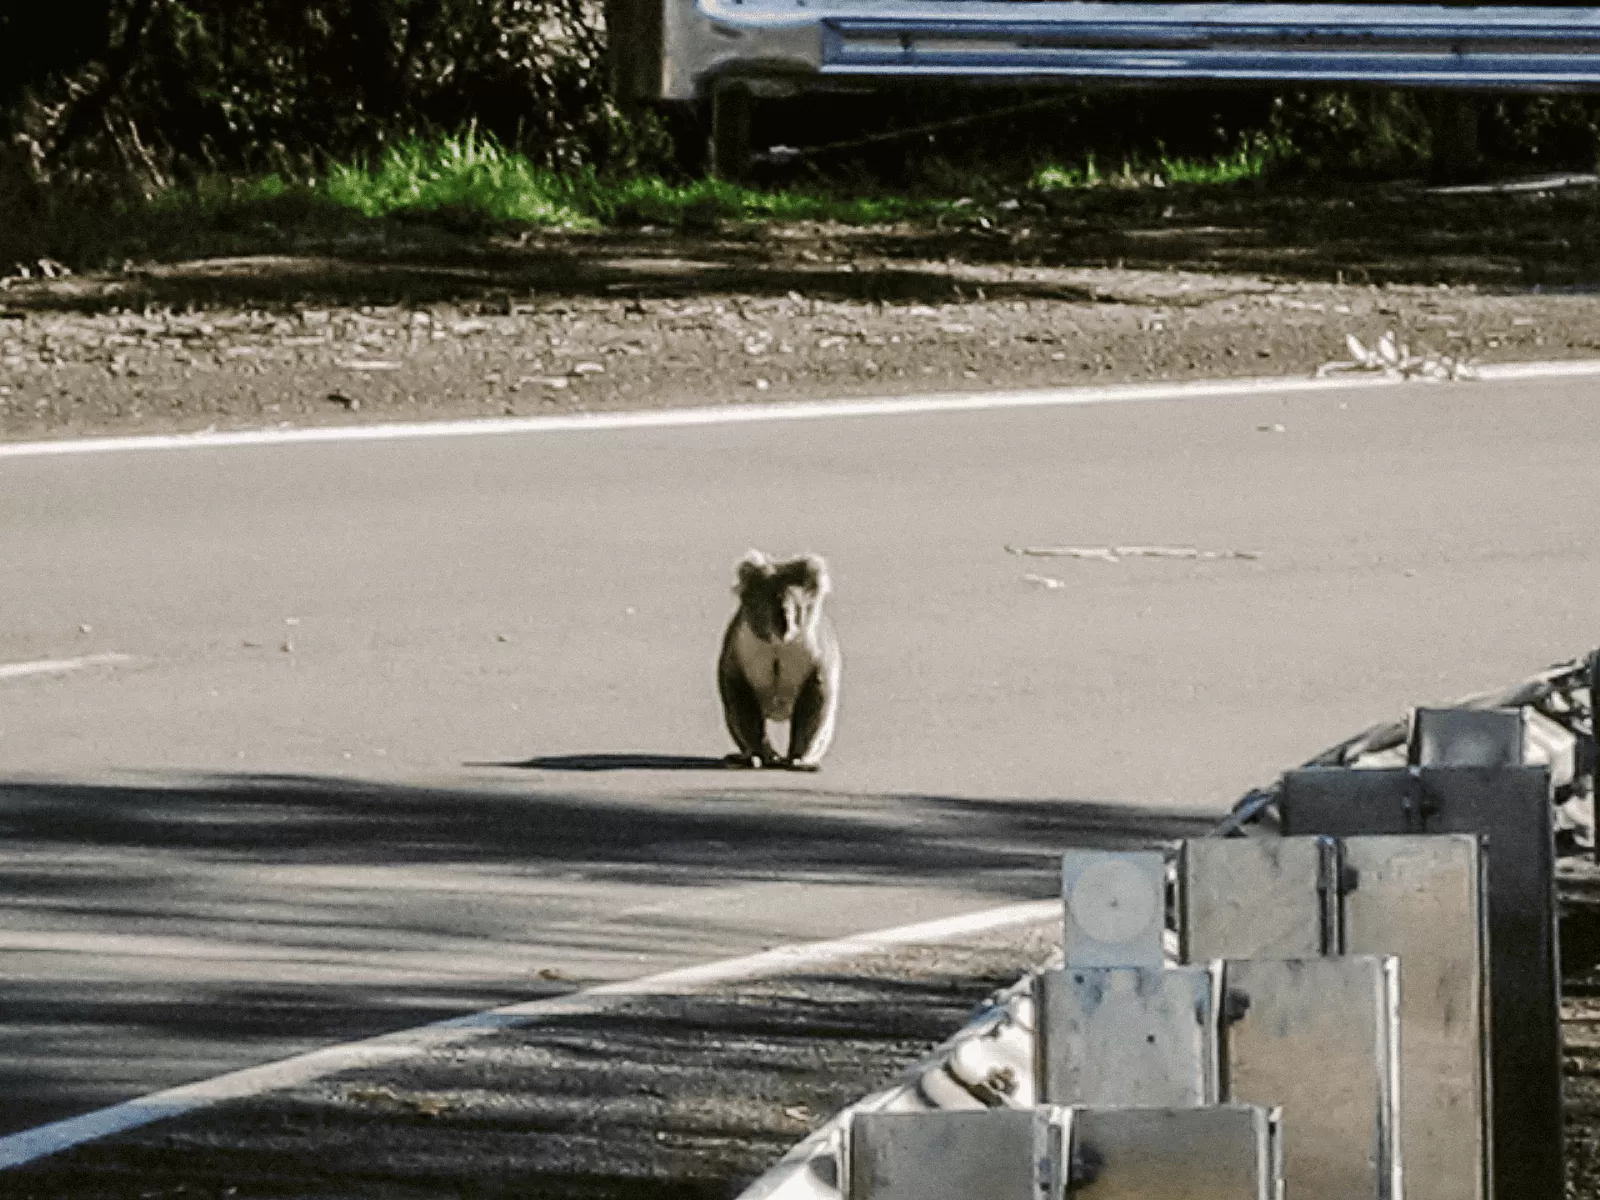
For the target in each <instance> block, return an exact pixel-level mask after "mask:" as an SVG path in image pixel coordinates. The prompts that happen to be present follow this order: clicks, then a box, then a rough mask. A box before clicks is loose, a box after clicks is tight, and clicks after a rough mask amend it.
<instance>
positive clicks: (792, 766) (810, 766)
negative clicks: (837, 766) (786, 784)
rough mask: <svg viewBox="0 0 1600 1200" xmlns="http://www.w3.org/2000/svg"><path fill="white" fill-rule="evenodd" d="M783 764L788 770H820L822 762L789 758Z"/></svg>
mask: <svg viewBox="0 0 1600 1200" xmlns="http://www.w3.org/2000/svg"><path fill="white" fill-rule="evenodd" d="M784 766H786V767H788V768H789V770H791V771H820V770H822V764H821V763H819V762H807V761H806V760H805V759H803V758H791V759H790V760H789V761H788V762H786V763H784Z"/></svg>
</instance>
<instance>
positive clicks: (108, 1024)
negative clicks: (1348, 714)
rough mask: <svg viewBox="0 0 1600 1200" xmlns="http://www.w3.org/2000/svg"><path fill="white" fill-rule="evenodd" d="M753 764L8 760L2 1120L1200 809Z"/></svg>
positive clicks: (1053, 869) (731, 939) (1050, 862)
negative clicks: (129, 768)
mask: <svg viewBox="0 0 1600 1200" xmlns="http://www.w3.org/2000/svg"><path fill="white" fill-rule="evenodd" d="M621 757H622V759H624V760H636V759H638V758H640V757H642V756H621ZM691 761H692V760H691ZM568 769H573V770H587V769H595V768H594V767H593V765H592V759H591V766H589V767H582V766H570V767H569V768H568ZM600 769H603V770H604V769H622V766H621V765H620V764H618V763H613V764H612V765H610V766H607V765H605V764H602V765H601V767H600ZM652 769H660V768H659V766H655V765H653V766H652ZM685 769H686V770H687V768H685ZM762 776H763V773H759V772H758V773H750V774H748V775H745V776H743V777H741V778H740V779H739V782H738V785H737V786H735V787H734V788H731V789H730V788H729V787H727V782H728V781H727V778H726V777H725V776H722V777H719V780H718V784H719V786H718V788H717V790H715V791H707V792H696V791H695V790H694V789H693V787H692V786H687V785H686V786H685V787H684V788H683V789H681V790H678V791H676V792H673V793H671V794H668V795H665V796H661V795H655V796H641V795H639V794H624V793H622V792H617V791H608V790H605V789H603V788H594V789H592V790H590V791H578V790H576V789H574V788H573V787H568V786H562V785H561V784H560V782H559V779H558V778H556V777H550V778H547V779H543V780H541V779H540V777H539V776H537V775H529V776H525V777H523V779H522V780H521V781H519V785H518V786H517V787H515V788H505V787H500V788H498V789H496V788H490V787H483V788H473V787H460V788H453V787H443V788H427V787H415V786H402V785H396V784H389V783H378V782H366V781H359V780H344V779H333V778H322V777H302V776H260V775H239V776H223V777H206V778H194V779H184V780H179V781H176V782H170V783H168V782H161V783H150V784H137V783H136V784H76V783H55V782H33V781H29V782H4V781H0V832H3V834H4V839H5V841H4V846H5V850H4V853H3V854H0V889H3V893H4V895H5V896H6V901H7V903H6V906H5V908H4V909H0V981H3V982H0V1133H3V1132H9V1131H12V1130H15V1129H19V1128H26V1127H29V1126H32V1125H36V1124H38V1123H40V1122H42V1121H46V1120H50V1119H54V1118H57V1117H61V1116H65V1115H69V1114H71V1113H74V1112H81V1111H84V1110H86V1109H88V1108H92V1107H95V1106H97V1105H100V1104H105V1103H110V1102H113V1101H115V1100H118V1099H123V1098H126V1097H127V1096H129V1095H134V1094H139V1093H143V1092H147V1091H151V1090H154V1089H155V1088H158V1087H164V1086H170V1085H172V1084H175V1083H178V1082H183V1081H187V1080H190V1079H195V1078H203V1077H206V1076H209V1075H213V1074H216V1073H218V1072H219V1071H223V1070H228V1069H232V1068H236V1067H240V1066H245V1065H248V1064H251V1063H256V1062H262V1061H268V1060H271V1059H274V1058H278V1057H282V1056H284V1055H286V1054H290V1053H294V1052H297V1051H299V1050H303V1049H306V1048H309V1047H310V1046H314V1045H318V1044H325V1043H327V1042H332V1041H341V1040H347V1039H350V1038H355V1037H361V1036H368V1035H372V1034H377V1033H382V1032H385V1031H388V1030H393V1029H401V1028H408V1027H411V1026H415V1025H419V1024H422V1023H424V1022H426V1021H430V1020H436V1019H440V1018H443V1017H448V1016H454V1015H458V1014H460V1013H463V1012H469V1011H474V1010H477V1009H480V1008H485V1007H490V1006H493V1005H496V1004H503V1003H509V1002H512V1001H515V1000H521V999H526V998H528V997H530V996H538V995H547V994H551V993H553V992H561V991H567V990H570V989H572V988H574V987H581V986H583V985H585V984H586V983H588V982H593V981H594V980H596V979H599V978H606V977H615V976H616V975H617V974H618V972H619V968H620V971H621V973H623V974H642V973H645V972H646V971H648V970H653V969H658V968H659V966H660V965H665V964H668V963H682V962H689V961H707V960H712V959H717V958H722V957H726V956H727V955H729V954H735V953H740V952H743V951H744V950H747V949H755V948H759V947H761V946H764V945H770V944H772V943H773V942H776V941H790V940H794V939H795V938H796V937H804V936H814V935H810V934H807V933H804V932H799V931H802V930H806V929H811V928H818V927H819V926H815V925H808V924H807V923H806V920H807V919H809V918H806V916H805V912H804V911H803V910H806V909H808V907H815V908H816V909H817V911H818V913H822V912H832V913H833V914H834V915H833V916H832V917H828V918H826V919H827V920H835V921H836V920H837V913H838V911H839V910H840V908H841V906H844V907H845V908H847V909H849V910H850V911H856V909H857V908H858V907H861V906H866V907H861V911H862V913H863V915H862V916H861V919H860V922H859V924H861V925H874V924H877V925H883V924H891V923H893V921H894V918H893V917H890V916H879V917H878V919H876V920H875V919H874V914H872V913H871V912H869V911H868V909H869V908H870V906H872V905H874V904H877V903H878V897H880V896H884V897H888V896H890V895H891V894H892V893H893V889H897V888H898V889H906V888H913V889H927V890H928V891H929V893H930V894H931V893H932V892H933V891H935V890H938V891H942V892H944V893H945V894H949V893H951V892H959V893H962V894H977V895H980V896H982V895H987V896H992V897H993V902H994V903H997V904H998V903H1004V902H1006V901H1009V900H1014V899H1021V898H1043V897H1047V896H1050V895H1052V894H1054V893H1055V892H1056V891H1057V889H1058V886H1059V885H1058V882H1057V880H1058V861H1059V860H1058V857H1057V856H1058V854H1059V851H1060V850H1061V848H1062V847H1064V846H1066V845H1130V844H1147V843H1149V842H1151V841H1152V840H1157V839H1164V838H1170V837H1175V836H1183V835H1186V834H1194V833H1198V832H1200V831H1201V830H1203V829H1204V828H1205V827H1206V824H1207V821H1206V820H1204V819H1202V818H1198V817H1195V816H1194V815H1192V814H1190V815H1187V816H1184V815H1177V814H1170V813H1160V812H1152V811H1131V810H1128V809H1126V808H1118V807H1114V806H1111V805H1106V804H1096V803H1089V802H1082V801H1062V802H1051V803H1039V802H1033V801H1011V800H980V799H972V798H967V797H959V796H926V795H851V794H843V793H837V792H828V791H826V790H822V789H811V790H807V789H804V788H802V787H793V786H777V785H775V784H774V783H772V782H768V783H766V785H765V786H763V777H762ZM686 779H687V776H686ZM794 779H795V777H793V776H785V777H784V779H783V780H782V783H783V784H792V783H793V782H794ZM899 895H900V896H901V897H902V899H903V897H904V891H903V890H902V891H901V892H900V893H899ZM979 903H982V901H981V900H980V901H979ZM901 911H904V910H901Z"/></svg>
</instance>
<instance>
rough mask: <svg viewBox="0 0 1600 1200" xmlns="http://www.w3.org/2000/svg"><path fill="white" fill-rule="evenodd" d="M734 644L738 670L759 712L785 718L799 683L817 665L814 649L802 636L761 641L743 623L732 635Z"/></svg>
mask: <svg viewBox="0 0 1600 1200" xmlns="http://www.w3.org/2000/svg"><path fill="white" fill-rule="evenodd" d="M733 648H734V653H735V654H736V655H737V656H738V659H739V668H740V670H742V671H743V672H744V677H745V678H746V679H747V680H749V682H750V686H751V687H752V688H753V689H754V690H755V693H756V698H757V699H758V700H760V701H761V713H762V715H763V716H765V717H766V718H767V720H769V721H787V720H788V719H789V718H790V716H791V715H792V714H793V713H794V702H795V698H796V697H798V696H799V695H800V687H801V685H802V684H804V683H805V681H806V679H807V678H808V677H809V676H810V675H811V672H812V671H813V670H815V668H816V661H817V660H816V654H815V652H814V651H813V650H812V648H811V647H810V646H809V645H807V644H806V641H805V639H803V638H797V639H796V640H795V641H792V642H764V641H762V640H761V639H760V638H758V637H757V636H756V635H755V634H753V633H751V632H750V630H749V629H747V628H744V627H741V628H740V629H739V631H738V632H737V633H736V634H735V635H734V643H733Z"/></svg>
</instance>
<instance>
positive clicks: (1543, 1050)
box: [1280, 767, 1565, 1200]
mask: <svg viewBox="0 0 1600 1200" xmlns="http://www.w3.org/2000/svg"><path fill="white" fill-rule="evenodd" d="M1280 812H1281V814H1282V819H1283V829H1284V832H1285V833H1292V834H1310V833H1322V834H1331V835H1334V836H1339V837H1348V836H1354V835H1360V834H1382V833H1420V832H1424V831H1426V832H1430V833H1473V834H1478V835H1480V836H1482V837H1484V838H1486V839H1487V841H1486V853H1485V857H1486V859H1487V866H1486V873H1487V876H1488V910H1489V911H1488V926H1489V1030H1490V1047H1491V1048H1490V1071H1489V1092H1490V1096H1491V1100H1490V1110H1491V1115H1490V1126H1491V1129H1492V1151H1491V1153H1492V1163H1493V1183H1494V1188H1493V1190H1494V1193H1495V1194H1496V1195H1498V1196H1500V1197H1502V1198H1509V1197H1520V1196H1528V1197H1534V1198H1536V1200H1546V1198H1549V1200H1555V1198H1558V1197H1560V1196H1561V1195H1563V1194H1564V1188H1565V1183H1564V1177H1563V1171H1562V1150H1561V1143H1562V1123H1561V1003H1560V995H1561V993H1560V983H1559V978H1560V976H1559V970H1558V962H1557V953H1556V943H1555V928H1556V925H1555V914H1556V908H1555V870H1554V864H1555V847H1554V843H1553V841H1552V836H1551V806H1550V775H1549V771H1548V769H1547V768H1545V767H1497V768H1484V769H1479V768H1473V767H1424V768H1422V769H1421V770H1420V771H1419V772H1418V773H1417V775H1416V776H1415V777H1413V775H1412V774H1411V772H1409V771H1403V770H1401V771H1347V770H1342V769H1340V768H1337V767H1328V768H1310V769H1307V770H1303V771H1290V772H1289V773H1288V774H1286V775H1285V776H1284V777H1283V794H1282V798H1281V801H1280Z"/></svg>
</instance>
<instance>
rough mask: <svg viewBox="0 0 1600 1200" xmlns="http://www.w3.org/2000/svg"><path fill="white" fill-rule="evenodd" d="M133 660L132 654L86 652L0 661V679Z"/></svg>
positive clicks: (112, 665) (114, 664)
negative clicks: (68, 655) (73, 654)
mask: <svg viewBox="0 0 1600 1200" xmlns="http://www.w3.org/2000/svg"><path fill="white" fill-rule="evenodd" d="M132 661H133V655H131V654H85V655H84V656H83V657H82V658H41V659H37V660H35V661H34V662H19V663H0V679H25V678H27V677H28V676H30V675H65V674H67V673H68V672H71V671H83V670H86V669H87V668H89V667H114V666H117V665H119V664H121V663H128V662H132Z"/></svg>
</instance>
